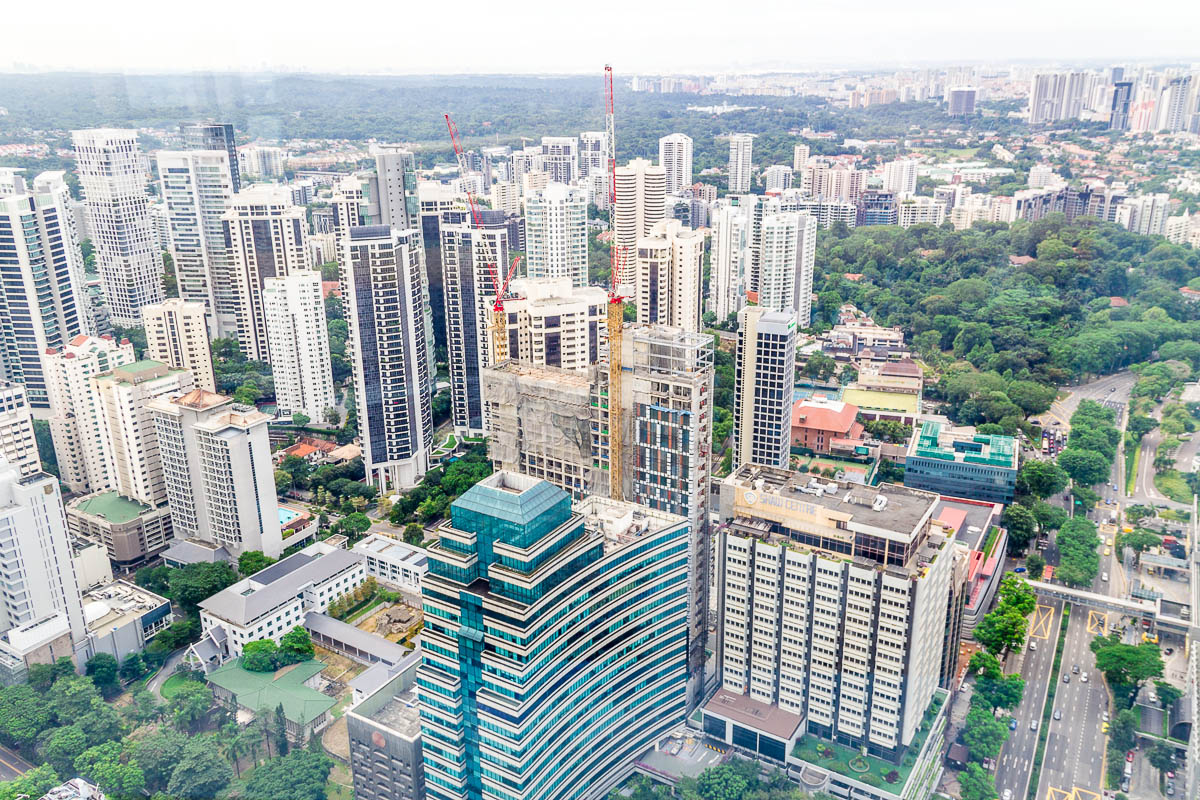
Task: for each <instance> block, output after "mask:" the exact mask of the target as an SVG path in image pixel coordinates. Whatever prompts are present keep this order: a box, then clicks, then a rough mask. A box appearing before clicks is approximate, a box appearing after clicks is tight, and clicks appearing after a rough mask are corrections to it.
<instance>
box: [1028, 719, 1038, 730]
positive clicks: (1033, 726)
mask: <svg viewBox="0 0 1200 800" xmlns="http://www.w3.org/2000/svg"><path fill="white" fill-rule="evenodd" d="M1029 730H1031V731H1036V730H1037V720H1036V719H1031V720H1029Z"/></svg>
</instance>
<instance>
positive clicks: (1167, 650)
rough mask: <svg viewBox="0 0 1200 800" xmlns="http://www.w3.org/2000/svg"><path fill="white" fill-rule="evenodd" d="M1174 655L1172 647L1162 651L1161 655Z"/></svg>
mask: <svg viewBox="0 0 1200 800" xmlns="http://www.w3.org/2000/svg"><path fill="white" fill-rule="evenodd" d="M1174 654H1175V648H1174V647H1168V648H1167V649H1166V650H1163V655H1164V656H1170V655H1174Z"/></svg>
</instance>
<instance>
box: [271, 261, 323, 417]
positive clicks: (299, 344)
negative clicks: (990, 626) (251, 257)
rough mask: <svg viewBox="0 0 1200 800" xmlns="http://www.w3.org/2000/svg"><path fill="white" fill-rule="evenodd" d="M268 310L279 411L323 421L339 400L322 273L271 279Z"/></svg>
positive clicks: (295, 273)
mask: <svg viewBox="0 0 1200 800" xmlns="http://www.w3.org/2000/svg"><path fill="white" fill-rule="evenodd" d="M263 310H264V312H265V313H266V316H267V342H268V344H269V345H270V347H271V372H272V374H273V375H274V376H275V399H276V402H277V404H278V405H279V412H280V413H281V414H303V415H305V416H306V417H308V418H309V419H312V420H316V421H318V422H319V421H322V420H324V418H325V411H326V410H327V409H330V408H333V407H334V405H335V402H334V398H333V372H332V370H331V368H330V364H329V329H328V328H327V327H326V324H325V298H324V296H323V295H322V293H321V273H319V272H316V271H314V270H297V271H295V272H291V273H289V274H287V275H285V276H283V277H281V278H267V281H266V286H265V287H264V288H263Z"/></svg>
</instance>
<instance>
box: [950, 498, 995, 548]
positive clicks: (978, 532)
mask: <svg viewBox="0 0 1200 800" xmlns="http://www.w3.org/2000/svg"><path fill="white" fill-rule="evenodd" d="M1001 511H1003V506H1001V505H1000V504H998V503H984V502H978V501H974V500H959V499H956V498H952V497H943V498H941V499H940V500H938V503H937V505H936V506H934V509H933V518H934V519H935V520H937V521H939V522H941V523H943V524H944V525H945V526H946V527H947V528H949V529H950V530H952V531H954V533H955V534H956V535H955V540H956V541H959V542H962V543H963V544H965V545H966V546H967V547H969V548H971V549H972V550H980V549H982V546H983V543H984V537H985V536H987V533H988V530H989V529H990V528H991V527H992V526H993V525H994V524H995V522H996V521H997V520H998V519H999V517H1000V513H1001Z"/></svg>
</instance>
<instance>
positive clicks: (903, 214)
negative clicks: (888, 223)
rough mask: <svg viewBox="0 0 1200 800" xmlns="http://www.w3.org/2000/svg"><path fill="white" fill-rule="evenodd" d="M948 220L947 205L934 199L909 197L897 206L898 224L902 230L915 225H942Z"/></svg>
mask: <svg viewBox="0 0 1200 800" xmlns="http://www.w3.org/2000/svg"><path fill="white" fill-rule="evenodd" d="M945 219H946V204H945V203H940V202H938V201H937V200H934V199H933V198H932V197H925V196H923V195H921V196H916V197H914V196H911V195H910V196H908V197H906V198H904V199H903V200H901V201H900V203H899V204H898V205H897V206H896V224H897V225H899V226H900V227H901V228H911V227H912V226H913V225H920V224H923V223H924V224H929V225H941V224H942V222H944V221H945Z"/></svg>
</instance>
